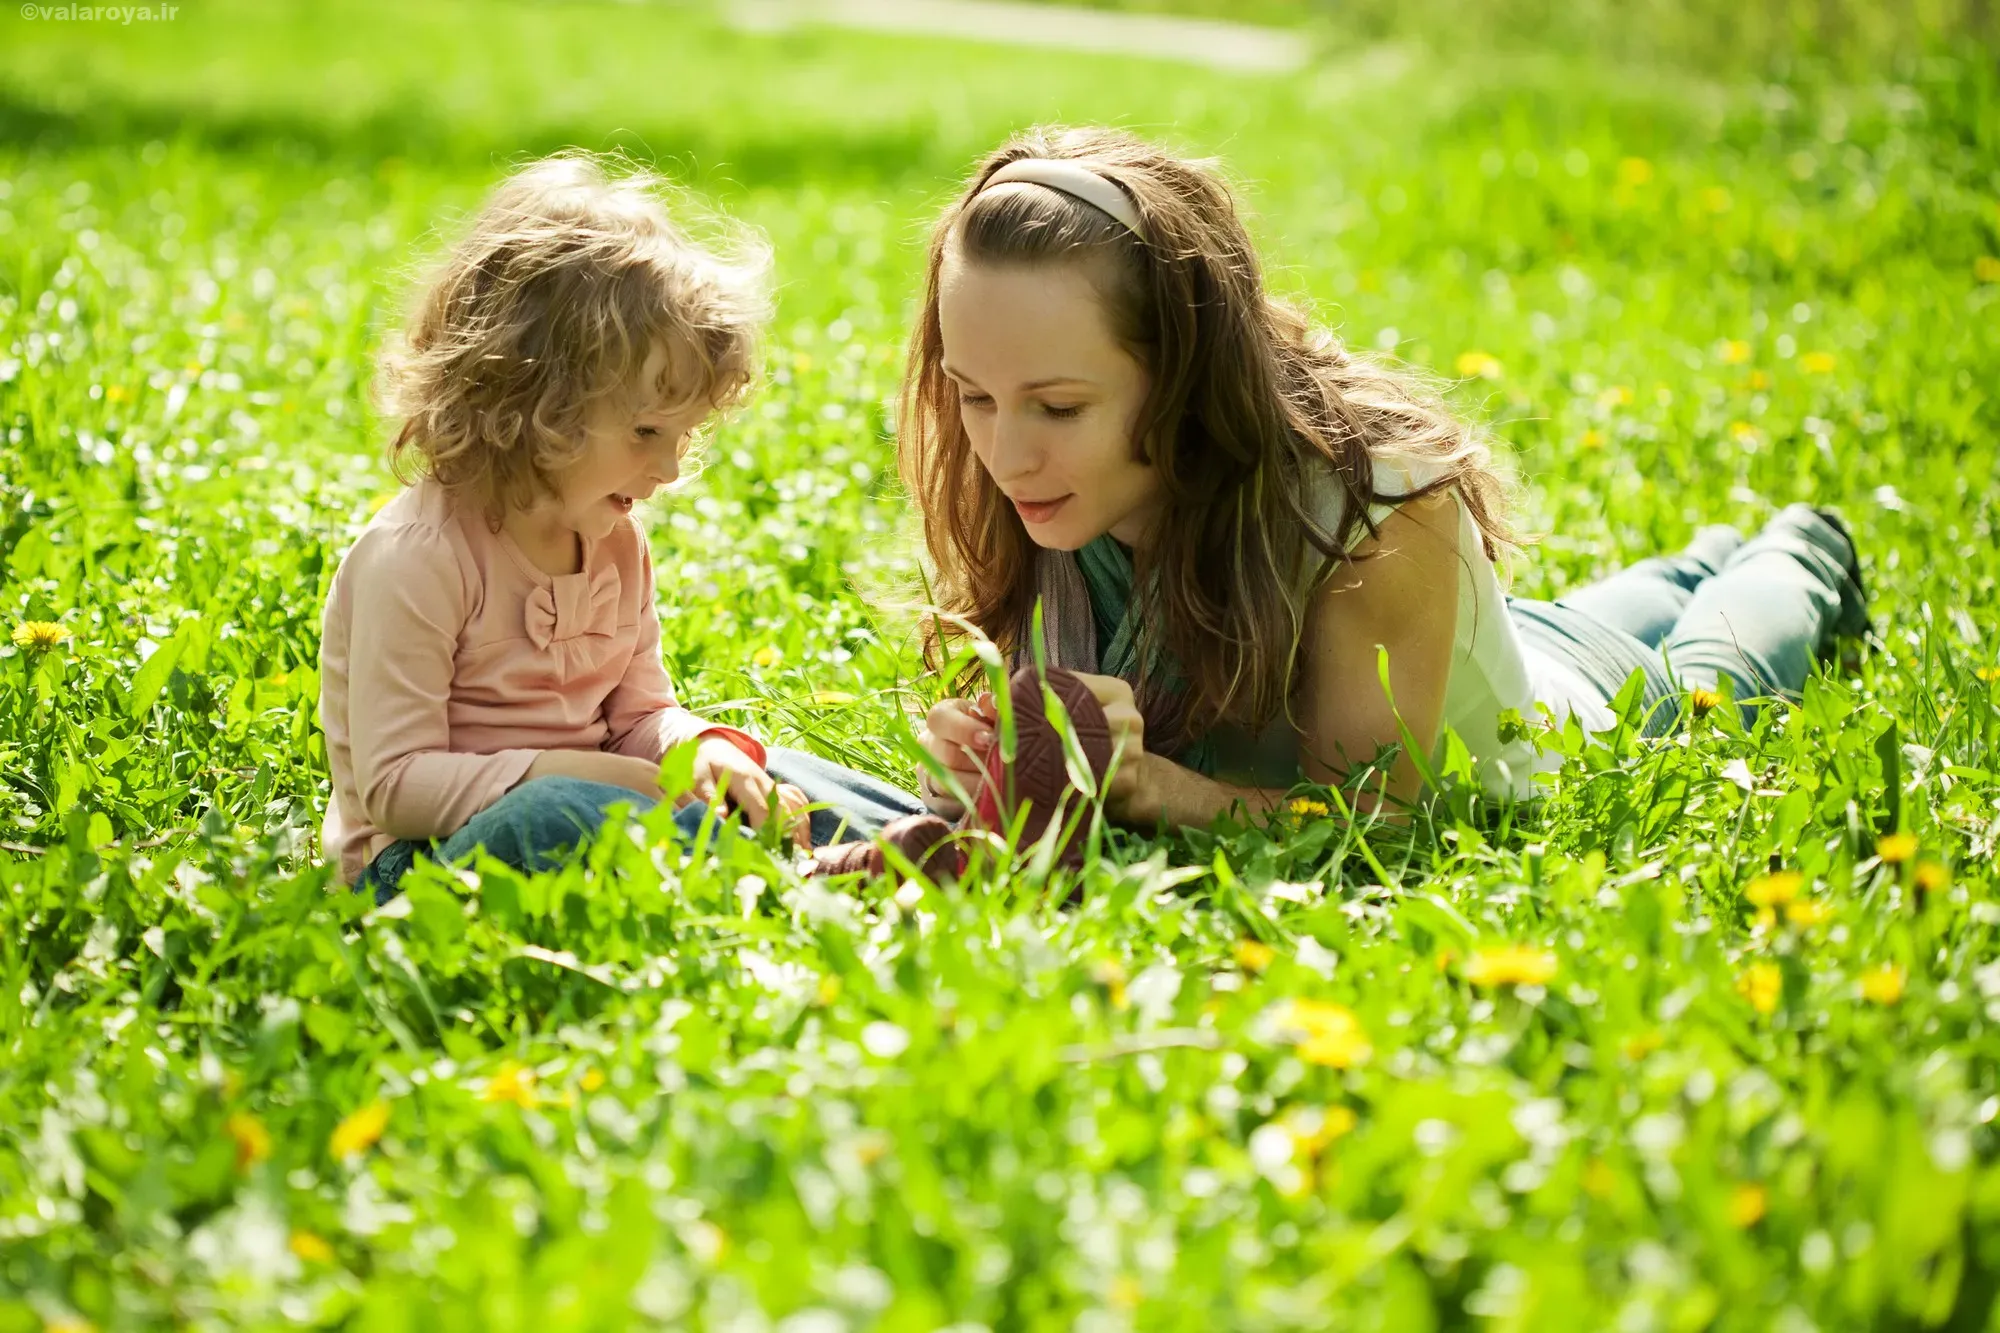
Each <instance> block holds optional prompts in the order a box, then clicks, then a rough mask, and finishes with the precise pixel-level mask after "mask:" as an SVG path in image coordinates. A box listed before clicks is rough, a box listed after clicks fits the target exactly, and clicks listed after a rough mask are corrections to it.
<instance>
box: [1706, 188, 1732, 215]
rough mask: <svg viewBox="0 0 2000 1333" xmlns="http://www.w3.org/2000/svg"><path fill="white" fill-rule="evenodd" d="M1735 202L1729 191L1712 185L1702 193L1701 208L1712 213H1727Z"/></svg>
mask: <svg viewBox="0 0 2000 1333" xmlns="http://www.w3.org/2000/svg"><path fill="white" fill-rule="evenodd" d="M1734 202H1735V200H1733V199H1731V198H1730V196H1729V191H1727V190H1725V189H1723V188H1722V187H1721V186H1720V185H1711V186H1709V187H1708V188H1707V189H1706V190H1703V191H1702V192H1701V206H1702V207H1703V208H1706V209H1707V210H1708V211H1709V212H1711V213H1727V212H1728V211H1729V207H1730V205H1731V204H1732V203H1734Z"/></svg>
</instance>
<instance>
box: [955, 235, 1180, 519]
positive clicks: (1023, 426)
mask: <svg viewBox="0 0 2000 1333" xmlns="http://www.w3.org/2000/svg"><path fill="white" fill-rule="evenodd" d="M938 324H939V331H940V333H941V334H942V338H943V343H944V372H945V374H946V375H948V376H949V377H950V378H951V382H952V383H953V384H954V385H956V386H957V388H958V401H959V417H960V419H961V420H962V421H963V422H964V423H965V433H966V436H967V437H968V438H969V439H970V440H971V443H972V452H973V453H974V454H975V455H976V456H977V457H978V459H979V461H980V463H981V465H982V466H984V467H985V469H986V475H987V476H989V477H991V478H992V479H993V484H994V485H995V486H998V487H999V488H1000V490H1001V491H1002V492H1003V493H1004V494H1005V495H1006V496H1007V498H1008V499H1009V500H1011V501H1012V502H1013V504H1014V511H1015V512H1016V513H1018V514H1019V515H1020V516H1021V522H1022V523H1023V524H1025V525H1026V526H1027V530H1028V536H1029V537H1031V538H1033V539H1034V541H1035V544H1036V545H1038V546H1045V547H1048V548H1050V549H1052V550H1058V551H1074V550H1076V549H1078V548H1079V547H1082V546H1086V545H1088V544H1089V543H1090V542H1092V541H1094V540H1096V539H1097V538H1098V537H1101V536H1103V535H1104V534H1105V533H1107V532H1108V533H1110V534H1111V535H1112V536H1114V537H1116V538H1118V540H1120V541H1122V542H1124V543H1126V544H1127V545H1128V546H1130V545H1141V544H1143V542H1144V540H1145V539H1146V537H1147V536H1148V535H1149V529H1150V524H1151V520H1152V517H1153V515H1154V512H1155V511H1156V509H1157V507H1158V502H1159V492H1160V483H1159V474H1158V472H1157V471H1155V469H1154V468H1153V467H1152V466H1151V465H1150V464H1148V463H1144V462H1141V461H1140V460H1139V457H1138V449H1137V447H1136V445H1135V442H1134V438H1133V437H1134V434H1135V433H1136V431H1137V429H1138V421H1139V413H1140V411H1141V409H1142V408H1143V407H1144V405H1145V401H1146V391H1147V387H1148V386H1147V375H1146V368H1145V367H1144V366H1142V365H1141V364H1140V363H1139V362H1138V360H1137V359H1136V358H1134V357H1133V356H1132V355H1131V353H1129V352H1127V351H1126V350H1125V349H1124V347H1123V346H1121V345H1120V344H1119V342H1118V339H1117V338H1116V337H1115V336H1114V335H1113V333H1112V330H1111V326H1110V323H1109V321H1108V320H1107V317H1106V314H1105V310H1104V303H1103V301H1102V299H1101V298H1100V297H1099V296H1098V294H1097V288H1096V286H1095V285H1094V284H1093V283H1092V282H1091V277H1090V273H1089V271H1088V270H1087V269H1086V268H1085V267H1084V266H1083V265H1082V264H1080V263H1079V264H1037V265H1016V264H1005V265H996V264H981V263H977V262H967V261H966V260H964V259H963V258H962V257H961V256H960V255H959V254H958V253H957V251H956V248H953V249H950V250H947V251H946V253H945V258H944V264H943V267H942V269H941V270H940V272H939V275H938Z"/></svg>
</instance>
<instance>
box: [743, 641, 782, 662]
mask: <svg viewBox="0 0 2000 1333" xmlns="http://www.w3.org/2000/svg"><path fill="white" fill-rule="evenodd" d="M750 660H751V661H752V662H754V663H756V664H757V665H758V666H760V667H772V666H776V665H778V663H780V662H782V661H784V660H785V654H784V653H783V652H782V651H780V650H779V649H778V648H777V646H776V645H774V644H768V643H767V644H765V645H764V646H763V647H762V648H759V649H758V650H757V651H756V652H755V653H754V654H753V655H752V656H751V658H750Z"/></svg>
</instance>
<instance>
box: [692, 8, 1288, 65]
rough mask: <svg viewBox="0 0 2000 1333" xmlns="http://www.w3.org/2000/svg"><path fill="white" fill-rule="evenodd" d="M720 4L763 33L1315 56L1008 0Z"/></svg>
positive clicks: (1199, 24) (1195, 58) (1209, 59)
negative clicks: (824, 28) (825, 29)
mask: <svg viewBox="0 0 2000 1333" xmlns="http://www.w3.org/2000/svg"><path fill="white" fill-rule="evenodd" d="M721 8H722V12H723V13H724V14H725V15H726V16H727V18H728V19H729V21H730V23H731V24H733V25H734V26H736V27H738V28H745V29H750V30H753V31H759V32H770V31H781V30H783V29H786V28H792V27H798V26H801V25H806V24H827V25H830V26H833V27H840V28H860V29H864V30H868V31H873V32H895V33H920V34H924V35H927V36H938V37H959V38H964V39H967V40H971V41H982V42H1005V43H1008V44H1010V45H1014V46H1043V47H1056V48H1059V49H1061V50H1066V51H1102V52H1106V53H1109V54H1116V55H1127V56H1149V57H1152V58H1154V59H1159V60H1179V61H1187V62H1190V63H1193V64H1199V65H1207V66H1209V67H1211V68H1214V69H1224V70H1232V71H1235V72H1238V73H1250V74H1270V73H1285V72H1287V71H1290V70H1295V69H1298V68H1299V67H1300V66H1302V65H1304V64H1305V63H1306V61H1307V60H1308V59H1309V58H1310V57H1311V54H1312V48H1311V46H1310V44H1308V43H1307V42H1306V40H1305V39H1304V38H1303V37H1301V36H1299V35H1298V34H1297V33H1291V32H1286V31H1284V30H1283V29H1279V28H1262V27H1255V26H1253V25H1251V24H1247V23H1228V22H1224V21H1221V20H1216V19H1191V18H1174V17H1170V16H1168V15H1164V14H1129V13H1123V12H1120V11H1114V10H1104V9H1077V8H1073V7H1070V6H1064V5H1044V4H1022V3H1010V2H1009V0H723V4H722V6H721Z"/></svg>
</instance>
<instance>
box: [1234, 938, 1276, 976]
mask: <svg viewBox="0 0 2000 1333" xmlns="http://www.w3.org/2000/svg"><path fill="white" fill-rule="evenodd" d="M1235 953H1236V965H1237V966H1238V967H1240V968H1242V969H1243V970H1244V971H1245V972H1262V971H1263V970H1264V969H1265V968H1267V967H1269V966H1270V965H1271V960H1272V959H1274V958H1276V957H1277V956H1278V951H1277V950H1276V949H1273V948H1272V947H1271V946H1270V945H1268V944H1266V943H1264V941H1262V940H1238V941H1236V950H1235Z"/></svg>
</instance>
